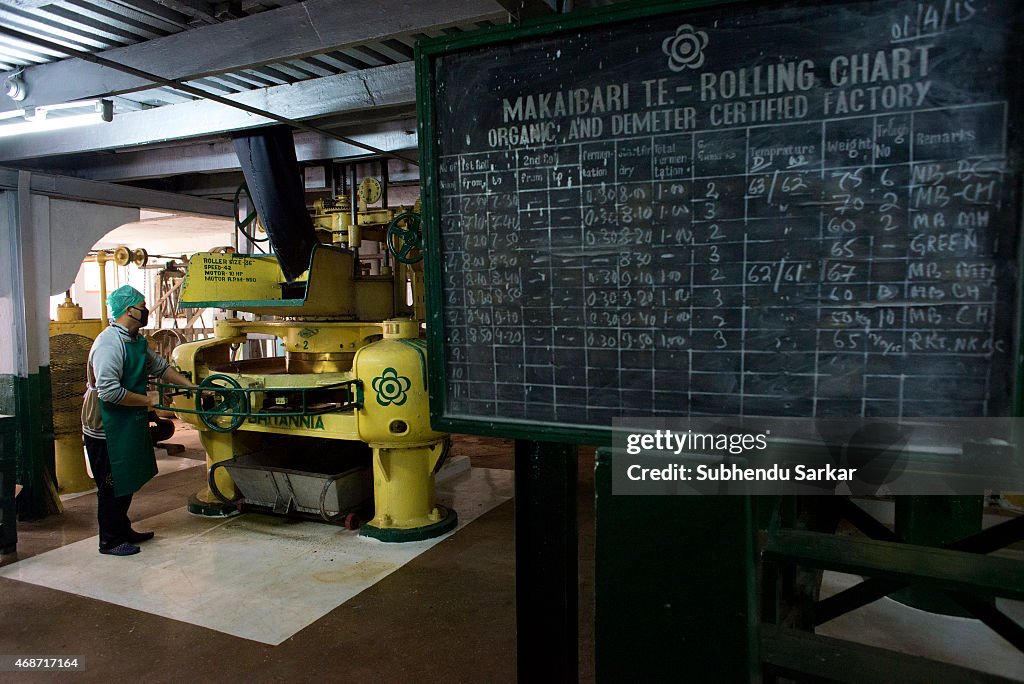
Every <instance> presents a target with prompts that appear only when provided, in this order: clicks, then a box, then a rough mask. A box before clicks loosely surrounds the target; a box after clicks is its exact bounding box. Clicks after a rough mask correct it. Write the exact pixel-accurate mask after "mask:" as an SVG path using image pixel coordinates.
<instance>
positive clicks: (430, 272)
mask: <svg viewBox="0 0 1024 684" xmlns="http://www.w3.org/2000/svg"><path fill="white" fill-rule="evenodd" d="M739 4H756V3H751V2H749V0H683V1H682V2H680V1H679V0H675V1H674V2H654V3H640V2H636V3H625V6H620V5H616V6H610V7H600V8H595V9H590V10H582V11H579V12H573V13H572V14H569V15H558V16H555V17H550V18H548V17H545V18H540V19H534V20H531V21H524V22H522V23H517V24H507V25H504V26H494V27H489V28H486V29H481V30H479V31H472V32H470V33H464V34H458V35H454V36H441V37H438V38H431V39H428V40H423V41H419V42H417V43H416V57H415V59H416V115H417V119H418V121H419V127H420V130H419V133H420V136H419V155H420V180H421V182H420V187H421V193H422V205H423V220H424V226H423V236H424V249H425V252H426V259H425V263H424V277H425V286H426V300H427V350H428V352H429V357H430V359H431V363H430V368H429V371H428V373H429V381H430V388H431V390H430V417H431V422H432V423H433V425H434V427H435V428H437V429H440V430H445V431H448V432H461V433H467V434H480V435H488V436H494V437H510V438H519V439H531V440H545V441H550V442H570V443H574V444H590V445H598V446H601V445H604V446H607V445H610V444H611V428H610V427H609V428H594V427H591V426H566V425H561V424H556V423H543V422H538V421H528V420H516V421H507V422H506V421H500V420H495V419H494V418H483V417H480V418H474V417H470V416H452V415H448V413H447V410H446V408H447V407H446V398H447V380H446V378H447V374H446V371H447V368H446V362H445V354H444V348H445V336H444V312H443V307H444V298H443V296H442V278H441V276H442V274H441V269H440V266H441V263H442V259H441V240H440V227H441V214H440V202H439V198H438V195H437V192H436V187H437V161H438V156H437V150H436V147H435V140H436V138H435V131H436V126H435V122H436V109H435V106H434V100H433V93H435V92H436V89H435V87H434V68H433V65H434V60H436V59H437V58H438V57H442V56H444V55H448V54H452V53H455V52H460V51H462V50H468V49H472V48H477V47H482V46H485V45H498V44H501V43H509V42H514V41H518V40H523V39H524V38H538V37H541V36H548V35H554V34H558V33H564V32H567V31H573V30H577V29H581V28H587V27H591V26H599V25H604V24H611V23H616V22H625V21H630V20H633V19H642V18H646V17H654V16H659V15H663V14H669V13H672V12H679V11H680V10H690V9H700V8H704V7H714V6H724V5H739ZM762 4H763V3H762Z"/></svg>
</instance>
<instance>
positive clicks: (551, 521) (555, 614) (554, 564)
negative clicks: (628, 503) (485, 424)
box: [515, 439, 579, 682]
mask: <svg viewBox="0 0 1024 684" xmlns="http://www.w3.org/2000/svg"><path fill="white" fill-rule="evenodd" d="M577 468H578V458H577V453H576V447H575V446H573V445H570V444H555V443H552V442H532V441H528V440H524V439H517V440H516V442H515V505H516V516H515V518H516V625H517V629H516V671H517V676H518V678H519V681H522V682H542V681H543V682H575V681H577V679H578V655H577V654H578V652H579V636H578V634H579V614H578V606H579V598H578V594H579V590H578V588H577V582H578V580H577V575H578V570H577V564H578V561H577V530H576V479H577Z"/></svg>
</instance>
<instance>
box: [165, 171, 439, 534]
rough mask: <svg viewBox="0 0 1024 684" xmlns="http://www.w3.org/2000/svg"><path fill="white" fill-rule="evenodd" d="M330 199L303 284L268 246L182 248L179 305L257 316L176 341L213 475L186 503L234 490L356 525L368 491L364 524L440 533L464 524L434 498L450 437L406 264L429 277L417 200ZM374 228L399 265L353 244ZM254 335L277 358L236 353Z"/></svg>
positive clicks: (219, 502)
mask: <svg viewBox="0 0 1024 684" xmlns="http://www.w3.org/2000/svg"><path fill="white" fill-rule="evenodd" d="M365 187H367V184H366V183H364V184H363V186H361V191H362V188H365ZM371 196H372V193H368V194H367V197H371ZM361 197H362V195H361ZM362 202H363V200H361V204H362ZM339 204H341V203H339ZM336 208H337V206H329V207H328V208H327V209H326V210H325V208H324V206H323V204H322V203H321V204H319V205H318V207H317V209H316V214H315V215H314V223H315V225H316V227H317V229H318V231H319V234H320V239H321V242H322V243H321V244H318V245H316V246H315V247H314V249H313V251H312V254H311V256H310V263H309V268H308V269H307V270H306V272H305V273H304V274H303V275H302V276H300V277H299V278H298V279H297V280H296V281H294V282H291V283H287V282H284V278H283V275H282V272H281V269H280V266H279V265H278V263H277V260H276V258H275V257H274V256H273V255H241V254H217V253H199V254H195V255H194V256H193V257H192V258H191V259H190V261H189V264H188V270H187V273H186V276H185V281H184V283H183V285H182V290H181V306H183V307H217V308H220V309H226V310H230V311H236V312H250V313H253V314H257V320H243V319H241V318H230V319H226V320H220V321H217V322H216V323H215V327H214V335H213V337H212V338H210V339H206V340H201V341H197V342H191V343H186V344H182V345H179V346H178V347H176V348H175V350H174V354H173V359H174V363H175V364H176V365H177V366H178V367H179V368H180V369H181V370H182V371H184V372H186V373H189V374H191V377H192V378H193V381H194V382H196V383H197V384H198V385H199V387H200V389H199V390H198V391H194V392H190V393H181V392H180V388H178V392H179V393H178V394H177V395H176V396H175V397H174V400H173V402H172V409H173V410H175V411H176V412H177V413H178V414H179V416H180V417H181V418H183V419H184V420H186V421H188V422H189V423H191V424H192V425H194V426H195V427H196V428H198V430H199V431H200V437H201V439H202V443H203V446H204V448H205V449H206V453H207V466H208V474H209V477H208V481H209V487H208V488H207V489H206V490H204V491H200V492H198V493H197V494H195V495H193V496H192V497H191V499H190V501H189V510H190V512H192V513H195V514H199V515H227V514H230V513H232V512H233V511H234V505H233V504H234V503H236V502H239V501H240V502H241V503H242V504H243V505H245V506H252V507H254V508H256V509H265V510H272V511H274V512H277V513H289V514H294V513H300V514H309V515H318V516H319V517H321V518H323V519H325V520H328V521H330V522H340V521H343V520H344V521H345V523H346V525H347V526H349V527H354V526H355V524H356V523H355V520H354V514H356V513H357V511H358V510H359V508H360V506H361V505H362V504H369V502H370V500H371V499H372V505H373V511H374V513H373V518H372V519H371V520H370V521H369V523H368V524H366V525H363V526H362V534H364V535H367V536H371V537H374V538H377V539H381V540H384V541H411V540H418V539H427V538H430V537H435V536H438V535H440V534H443V533H445V532H447V531H449V530H451V529H453V528H454V527H455V524H456V514H455V512H454V511H452V510H449V509H446V508H445V507H443V506H440V505H438V504H437V503H436V501H435V498H434V474H435V473H436V472H437V470H438V469H439V468H440V466H441V464H442V462H443V460H444V458H445V455H446V452H447V448H448V443H449V441H448V436H447V435H445V434H442V433H438V432H435V431H434V430H433V429H431V427H430V417H429V408H428V402H427V357H426V345H425V342H424V340H423V339H421V326H420V322H419V320H418V317H417V316H416V315H415V314H416V313H417V311H416V310H417V309H420V311H421V310H422V309H421V305H420V306H416V307H413V308H412V309H411V310H410V309H409V308H408V307H407V304H406V301H407V300H406V289H407V282H406V280H407V276H406V275H404V274H405V273H408V272H410V271H412V273H410V275H409V276H408V279H410V280H411V281H412V282H413V283H414V284H415V283H418V282H421V280H420V279H421V278H422V276H421V275H417V274H418V273H419V269H420V268H421V266H422V264H420V263H418V262H419V261H420V260H421V259H422V254H421V253H418V247H419V240H420V238H419V233H418V225H419V218H418V216H417V215H416V214H415V213H413V212H411V211H410V210H409V209H408V208H397V209H373V210H366V209H365V208H364V209H363V210H361V211H360V212H358V219H357V220H356V221H352V220H351V219H350V218H349V217H350V212H348V211H347V209H345V210H341V211H331V209H336ZM328 235H329V236H331V237H330V238H327V236H328ZM340 238H344V239H340ZM369 239H372V240H374V241H378V242H381V243H385V244H388V245H389V246H390V247H391V254H392V255H393V256H394V257H395V259H396V261H397V262H398V264H400V265H401V268H397V269H387V268H382V269H380V270H381V271H383V272H381V273H376V274H367V273H365V272H364V271H365V270H366V269H364V268H362V267H361V265H360V263H359V258H358V254H359V250H358V249H356V248H357V247H358V246H359V245H360V243H361V242H363V241H364V240H369ZM328 243H332V244H328ZM417 289H421V288H417ZM421 315H422V314H421ZM260 316H271V317H275V318H274V319H273V320H268V319H260V318H259V317H260ZM250 335H259V336H263V337H264V338H265V337H266V336H273V337H274V338H276V339H277V344H278V346H279V348H280V349H282V350H283V352H284V355H283V356H280V357H275V358H260V359H249V360H234V359H233V352H234V351H235V350H237V349H238V348H239V347H240V346H241V345H242V344H243V343H245V342H246V339H247V338H248V336H250ZM371 473H372V477H371ZM371 482H372V484H371ZM364 510H365V509H364Z"/></svg>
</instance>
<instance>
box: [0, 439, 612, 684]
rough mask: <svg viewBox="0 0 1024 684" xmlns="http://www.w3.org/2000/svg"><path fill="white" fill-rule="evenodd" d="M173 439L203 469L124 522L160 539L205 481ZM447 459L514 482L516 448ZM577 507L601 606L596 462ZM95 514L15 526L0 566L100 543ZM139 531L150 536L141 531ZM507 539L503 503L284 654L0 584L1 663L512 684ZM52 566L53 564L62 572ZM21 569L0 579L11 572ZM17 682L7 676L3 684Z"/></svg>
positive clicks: (243, 677) (90, 602) (507, 512)
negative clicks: (509, 475)
mask: <svg viewBox="0 0 1024 684" xmlns="http://www.w3.org/2000/svg"><path fill="white" fill-rule="evenodd" d="M171 441H172V442H174V443H179V444H183V445H184V446H185V447H186V450H185V452H184V453H183V454H180V455H178V456H176V457H172V458H173V459H195V460H194V461H192V462H191V463H194V467H188V468H185V469H177V468H176V467H175V465H176V464H171V467H170V468H167V469H168V470H169V471H170V472H167V473H165V474H162V475H160V476H159V477H157V478H155V479H154V480H152V481H151V482H150V483H148V484H147V485H146V486H145V488H144V489H143V490H142V492H140V494H138V495H136V498H135V500H134V501H133V503H132V508H131V511H130V516H131V517H132V519H133V520H136V521H142V520H146V519H148V518H156V521H155V523H157V524H156V525H154V527H156V528H157V529H158V530H159V529H160V525H162V524H163V523H161V521H162V520H164V519H165V518H166V514H168V513H170V512H173V511H180V510H181V508H182V507H183V505H184V502H185V501H186V500H187V498H188V495H189V494H190V493H192V492H194V491H196V490H198V489H199V488H200V487H201V486H202V485H203V481H204V468H203V467H202V465H203V463H204V461H203V460H202V459H203V454H202V451H201V449H200V448H199V443H198V439H197V436H196V434H195V433H194V432H193V431H191V430H189V429H188V428H187V426H184V429H179V430H178V431H177V433H176V434H175V437H174V438H173V439H172V440H171ZM158 453H160V452H158ZM453 454H454V455H455V456H458V455H462V454H466V455H469V456H470V458H471V462H472V465H473V466H474V468H476V469H490V468H493V469H499V470H506V471H508V470H511V467H512V445H511V442H508V441H505V440H490V439H477V438H471V437H463V438H460V439H459V440H457V441H456V443H455V445H454V451H453ZM191 463H188V465H191ZM579 500H580V504H581V506H580V519H579V526H580V530H581V535H580V537H581V538H580V547H581V564H580V568H581V572H580V595H581V597H585V596H591V595H592V594H593V579H592V578H593V560H592V559H590V558H589V556H590V555H591V552H592V549H593V532H592V529H593V513H592V511H593V503H592V502H593V457H592V452H590V451H588V452H585V454H583V455H582V456H581V459H580V486H579ZM95 511H96V508H95V497H94V496H92V495H85V496H78V497H74V498H69V499H68V500H66V501H65V513H64V514H63V515H61V516H55V517H51V518H48V519H45V520H42V521H38V522H21V523H19V525H18V534H19V543H18V553H17V555H14V556H4V557H3V558H2V559H0V567H2V566H10V565H11V564H12V563H16V562H20V561H22V560H26V559H30V558H33V557H35V556H39V555H40V554H44V553H46V552H48V551H52V550H54V549H59V548H61V547H67V546H69V545H73V544H75V543H76V542H81V541H82V540H87V539H90V538H92V537H94V536H95V534H96V522H95ZM172 515H173V514H172ZM157 516H161V517H157ZM200 522H205V521H200ZM301 524H302V525H307V524H310V523H301ZM317 527H322V528H324V529H328V530H332V531H336V530H337V528H329V527H327V526H317ZM136 528H137V529H150V527H147V526H146V525H145V524H144V523H143V524H142V525H141V526H140V525H136ZM513 541H514V538H513V504H512V502H511V501H507V502H505V503H502V504H499V505H498V506H497V507H495V508H493V510H490V511H489V512H487V513H484V514H483V515H481V516H480V517H478V518H476V519H475V520H473V522H472V523H471V524H469V525H467V526H465V527H464V528H463V529H460V530H459V531H457V532H456V533H455V534H453V535H451V536H450V537H448V538H446V539H445V540H444V541H443V542H441V543H439V544H436V545H435V546H433V547H432V548H430V549H427V550H425V551H424V552H423V553H421V554H420V555H418V556H416V557H415V558H413V559H412V560H409V561H408V562H407V563H406V564H405V565H402V566H401V567H400V568H398V569H397V570H394V571H393V572H390V573H389V574H387V575H386V576H384V577H383V579H380V580H379V581H378V582H376V584H373V585H372V586H370V587H369V588H367V589H365V590H364V591H362V592H361V593H358V594H357V595H355V596H354V597H352V598H350V599H349V600H347V601H346V602H344V603H342V604H341V605H339V606H337V607H335V608H333V609H331V610H328V611H327V612H326V613H325V614H324V615H323V617H321V618H319V619H318V620H316V621H315V622H313V623H312V624H310V625H308V626H307V627H305V628H303V629H301V630H299V631H298V632H297V633H295V634H294V635H293V636H291V637H289V638H286V639H285V640H284V641H282V642H281V643H280V644H279V645H276V646H274V645H268V644H265V643H260V642H259V641H256V640H252V639H245V638H240V637H238V636H233V635H231V634H227V633H224V632H222V631H217V630H215V629H209V628H206V627H201V626H197V625H195V624H190V623H188V622H185V621H182V620H175V619H168V618H166V617H160V616H159V615H156V614H153V613H150V612H145V611H142V610H134V609H132V608H127V607H124V606H121V605H117V604H115V603H113V602H108V601H103V600H98V599H96V598H89V597H87V596H82V595H78V594H75V593H69V592H66V591H58V590H55V589H52V588H47V587H43V586H37V585H35V584H30V583H27V582H23V581H18V580H14V579H10V578H7V577H0V625H2V627H0V654H18V655H22V654H39V655H43V654H46V655H51V656H52V655H58V654H59V655H65V656H70V655H78V656H83V657H84V658H85V662H86V668H87V669H86V671H85V672H76V673H73V674H71V673H69V674H67V675H64V677H66V678H68V679H70V678H72V677H73V678H74V681H76V682H92V681H96V682H101V681H102V682H108V681H110V678H111V677H112V676H115V677H117V678H118V679H121V678H128V679H136V678H138V679H144V680H145V681H150V682H163V681H167V682H170V681H181V680H182V679H185V678H194V679H199V678H202V679H210V678H215V679H217V680H238V681H246V682H263V681H266V682H277V681H296V680H313V679H315V678H323V679H326V680H327V681H336V680H338V679H339V678H344V679H346V680H348V681H357V682H363V681H366V682H376V681H380V682H385V681H386V682H405V681H426V682H429V681H452V682H460V681H461V682H502V681H504V682H511V681H514V680H515V609H514V606H515V575H514V573H515V562H514V561H515V559H514V544H513ZM86 543H88V542H86ZM150 543H152V542H150ZM145 554H146V548H145V547H143V551H142V553H140V554H139V555H138V556H134V557H131V558H127V559H117V558H111V557H100V556H99V554H96V556H97V558H100V559H102V560H103V561H109V563H110V564H116V563H124V562H126V561H127V562H129V563H130V562H132V561H133V559H139V558H142V557H144V556H145ZM56 555H57V554H51V555H50V556H49V557H47V558H53V559H54V561H55V562H56ZM40 560H42V559H40ZM125 567H127V566H125ZM13 570H14V568H10V567H3V571H5V572H11V571H13ZM76 570H80V568H76ZM199 572H200V570H199V569H197V570H196V574H199ZM262 590H264V591H265V590H266V588H265V587H263V589H262ZM245 591H246V587H245V586H239V587H238V592H239V593H244V592H245ZM581 603H582V604H583V605H581V611H580V625H581V639H580V641H581V678H582V679H583V681H591V680H592V679H593V669H592V665H591V664H590V663H591V662H592V657H591V654H592V645H591V644H592V641H593V628H592V625H593V609H592V606H591V605H590V604H589V602H587V601H585V600H583V599H582V598H581ZM227 609H230V607H229V608H227ZM37 676H41V677H43V678H47V680H50V679H51V678H55V679H60V678H61V677H56V676H54V675H37ZM22 678H23V676H22V675H15V674H4V673H0V682H6V681H20V680H21V679H22Z"/></svg>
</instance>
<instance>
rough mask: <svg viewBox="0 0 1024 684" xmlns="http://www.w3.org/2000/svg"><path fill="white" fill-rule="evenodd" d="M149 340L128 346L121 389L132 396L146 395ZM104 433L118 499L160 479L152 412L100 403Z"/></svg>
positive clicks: (141, 339)
mask: <svg viewBox="0 0 1024 684" xmlns="http://www.w3.org/2000/svg"><path fill="white" fill-rule="evenodd" d="M146 348H147V345H146V338H145V337H142V336H141V335H140V336H138V337H136V338H135V339H134V340H126V341H125V343H124V369H123V370H122V373H121V385H122V386H123V387H124V388H125V389H126V390H128V391H129V392H135V393H136V394H145V393H146ZM100 412H101V413H102V414H103V432H104V433H105V434H106V436H107V454H108V455H109V456H110V474H111V476H112V477H113V480H114V496H126V495H128V494H134V493H135V492H137V491H139V489H141V488H142V485H144V484H146V483H147V482H149V480H150V479H151V478H152V477H153V476H154V475H156V454H155V453H154V452H153V443H152V441H150V437H149V408H148V407H146V406H121V405H119V404H111V403H109V402H106V401H101V402H100Z"/></svg>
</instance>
